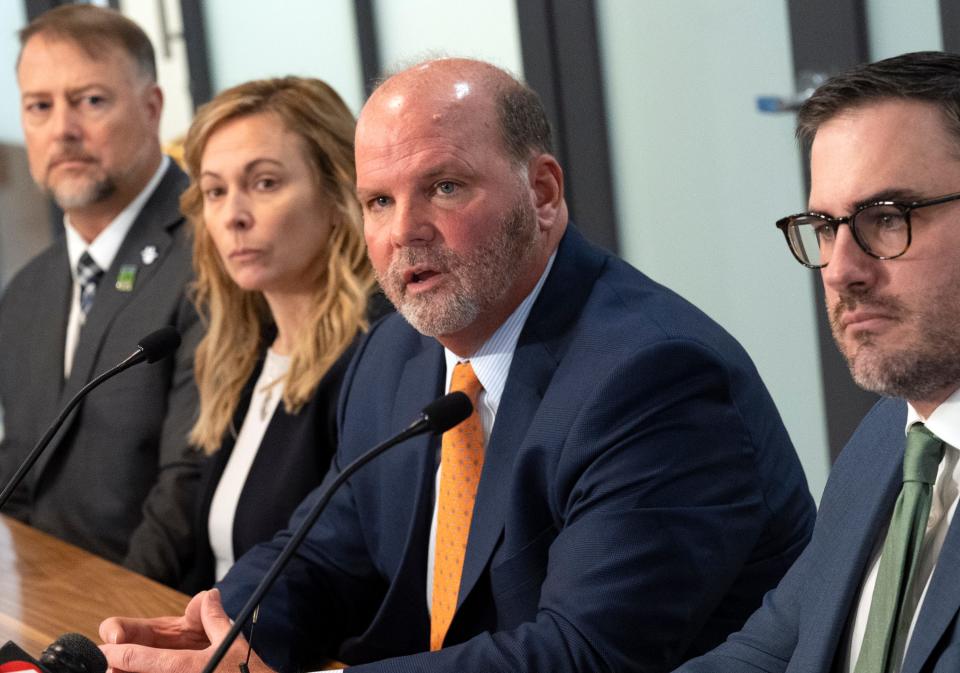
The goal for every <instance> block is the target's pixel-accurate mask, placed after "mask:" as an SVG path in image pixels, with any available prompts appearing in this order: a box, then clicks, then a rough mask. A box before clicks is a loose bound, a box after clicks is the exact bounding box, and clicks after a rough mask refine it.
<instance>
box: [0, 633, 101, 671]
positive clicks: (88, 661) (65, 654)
mask: <svg viewBox="0 0 960 673" xmlns="http://www.w3.org/2000/svg"><path fill="white" fill-rule="evenodd" d="M106 670H107V658H106V657H105V656H103V652H101V651H100V648H99V647H97V646H96V644H95V643H94V642H93V641H92V640H90V639H89V638H87V637H86V636H83V635H80V634H79V633H65V634H63V635H62V636H60V637H59V638H57V639H56V640H55V641H54V642H53V644H52V645H50V647H48V648H47V649H45V650H44V651H43V654H41V655H40V661H37V660H36V659H34V658H33V657H31V656H30V655H29V654H27V653H26V652H24V651H23V650H22V649H20V648H19V647H18V646H17V645H16V644H15V643H14V642H13V641H12V640H10V641H7V644H6V645H4V646H3V647H0V673H27V672H28V671H34V672H37V673H105V672H106Z"/></svg>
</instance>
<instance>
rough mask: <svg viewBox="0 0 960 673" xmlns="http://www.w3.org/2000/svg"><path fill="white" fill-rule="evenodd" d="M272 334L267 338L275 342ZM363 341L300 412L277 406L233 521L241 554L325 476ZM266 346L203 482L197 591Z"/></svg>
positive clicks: (278, 526)
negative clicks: (345, 388)
mask: <svg viewBox="0 0 960 673" xmlns="http://www.w3.org/2000/svg"><path fill="white" fill-rule="evenodd" d="M270 341H271V339H265V340H264V343H265V344H268V343H270ZM356 346H357V339H354V341H353V343H351V344H350V346H349V347H348V348H347V350H346V351H344V353H343V355H341V356H340V358H338V359H337V361H336V362H335V363H334V364H333V366H332V367H330V369H329V371H327V373H326V374H325V375H324V377H323V378H322V379H321V380H320V383H318V384H317V389H316V391H314V394H313V397H311V398H310V400H309V401H308V402H307V403H306V404H305V405H304V406H303V407H301V408H300V410H299V411H298V412H297V413H295V414H289V413H287V411H286V409H285V408H284V405H283V402H282V401H281V402H280V404H279V405H278V406H277V409H276V411H275V412H274V414H273V418H272V419H270V424H269V425H268V426H267V430H266V433H265V434H264V436H263V440H262V441H261V443H260V448H259V449H257V455H256V457H255V458H254V459H253V465H251V466H250V472H249V474H248V475H247V481H246V483H244V485H243V489H242V490H241V492H240V501H239V502H238V503H237V512H236V516H235V517H234V520H233V554H234V558H240V557H241V556H242V555H243V554H244V553H245V552H246V551H247V550H248V549H249V548H250V547H252V546H254V545H256V544H258V543H260V542H265V541H266V540H269V539H270V538H272V537H273V535H274V533H276V532H277V531H278V530H283V529H284V528H285V527H286V525H287V521H288V519H289V518H290V515H291V514H292V513H293V510H294V509H296V507H297V505H298V504H300V501H301V500H303V498H304V497H306V495H307V494H308V493H309V492H310V491H312V490H313V489H314V488H316V486H317V485H319V484H320V482H321V481H322V480H323V477H324V475H325V474H326V473H327V468H328V467H329V466H330V459H331V458H332V457H333V454H334V452H335V451H336V447H337V420H336V413H337V398H338V397H339V394H340V385H341V384H342V382H343V376H344V373H345V372H346V370H347V365H349V364H350V359H351V358H352V357H353V353H354V351H355V350H356ZM265 356H266V350H264V351H263V352H262V353H261V354H260V359H259V360H258V361H257V366H256V367H255V368H254V370H253V372H252V374H251V375H250V378H249V379H248V380H247V384H246V386H245V387H244V389H243V394H242V395H241V397H240V403H239V404H238V405H237V409H236V411H235V412H234V415H233V422H232V424H231V426H232V427H231V431H228V432H227V433H226V435H225V436H224V439H223V444H221V446H220V449H219V450H218V451H217V452H216V453H214V454H213V455H212V456H211V457H210V460H209V461H207V465H206V469H205V471H204V475H203V478H202V482H201V487H200V493H199V499H198V504H197V506H196V508H195V516H196V519H195V521H194V530H195V531H196V543H195V549H196V559H195V562H194V564H193V567H192V568H191V569H190V571H189V572H188V573H187V574H186V576H185V577H184V580H183V583H182V585H181V587H180V588H181V590H182V591H184V592H187V593H195V592H197V591H200V590H201V589H207V588H209V587H211V586H213V583H214V579H215V578H214V573H215V570H216V561H215V559H214V556H213V550H212V549H211V548H210V536H209V531H208V529H207V520H208V518H209V516H210V506H211V504H212V502H213V495H214V493H215V492H216V490H217V485H218V484H219V483H220V478H221V477H222V476H223V471H224V470H225V469H226V467H227V461H229V460H230V455H231V454H232V453H233V447H234V443H235V442H236V433H237V432H239V431H240V428H241V427H242V425H243V420H244V418H245V417H246V415H247V409H249V407H250V399H251V398H252V397H253V389H254V386H255V384H256V382H257V378H258V377H259V376H260V372H261V370H262V369H263V362H264V358H265Z"/></svg>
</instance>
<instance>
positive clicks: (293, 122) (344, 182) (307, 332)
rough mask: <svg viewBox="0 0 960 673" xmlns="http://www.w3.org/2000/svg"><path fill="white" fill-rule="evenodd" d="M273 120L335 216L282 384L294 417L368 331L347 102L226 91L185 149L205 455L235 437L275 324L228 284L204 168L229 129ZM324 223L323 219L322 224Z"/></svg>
mask: <svg viewBox="0 0 960 673" xmlns="http://www.w3.org/2000/svg"><path fill="white" fill-rule="evenodd" d="M262 113H270V114H273V115H276V116H277V117H278V118H279V119H280V120H281V122H282V123H283V125H284V127H285V128H286V129H287V130H288V131H291V132H293V133H296V134H297V135H298V136H300V137H301V138H302V139H303V141H304V146H305V147H306V152H307V160H308V163H309V164H310V165H311V167H312V169H313V171H314V173H315V175H316V178H317V188H318V189H321V190H323V193H324V194H325V196H326V197H327V198H328V199H329V201H330V203H331V205H332V206H334V207H332V208H330V209H329V211H328V213H330V215H329V216H330V217H333V218H334V221H333V222H331V223H330V225H331V231H330V237H329V240H328V242H327V246H326V250H325V259H324V263H322V264H318V265H317V269H316V278H315V279H314V280H315V282H316V292H315V294H314V297H313V303H312V305H311V307H310V311H309V315H308V321H307V322H308V324H309V326H310V327H309V329H304V330H302V331H301V333H299V334H296V335H295V338H294V346H293V350H292V353H291V360H290V368H289V370H288V372H287V374H286V375H285V377H284V379H283V403H284V407H285V409H286V410H287V412H288V413H296V411H298V410H299V409H300V408H301V407H303V405H304V404H305V403H306V402H307V400H308V399H309V398H310V396H311V395H312V394H313V392H314V390H315V389H316V387H317V384H318V383H319V382H320V379H321V378H323V375H324V374H325V373H326V372H327V370H329V369H330V366H331V365H332V364H333V363H334V362H335V361H336V360H337V358H338V357H340V355H342V354H343V352H344V351H345V350H346V348H347V347H348V346H349V344H350V342H351V341H352V340H353V338H354V336H355V335H356V334H357V332H358V331H360V330H364V329H366V327H367V322H366V307H367V300H368V299H369V297H370V294H371V292H372V290H373V287H374V277H373V271H372V270H371V268H370V263H369V262H368V261H367V256H366V249H365V246H364V242H363V235H362V220H361V213H360V206H359V204H358V203H357V200H356V196H355V188H354V183H355V181H356V171H355V168H354V160H353V134H354V127H355V120H354V118H353V115H352V114H351V113H350V111H349V110H348V109H347V106H346V105H345V104H344V102H343V100H341V98H340V96H338V95H337V93H336V92H335V91H334V90H333V89H332V88H330V87H329V86H328V85H327V84H325V83H324V82H321V81H320V80H317V79H309V78H302V77H283V78H276V79H264V80H257V81H252V82H246V83H244V84H240V85H239V86H235V87H233V88H231V89H227V90H226V91H224V92H222V93H221V94H220V95H218V96H217V97H216V98H214V99H213V100H212V101H210V102H209V103H207V104H206V105H204V106H203V107H201V108H200V110H198V112H197V115H196V117H195V118H194V121H193V124H192V125H191V126H190V131H189V132H188V133H187V138H186V142H185V144H184V161H185V163H186V168H187V172H188V173H189V175H190V186H189V188H188V189H187V191H186V192H184V194H183V196H182V197H181V200H180V207H181V209H182V210H183V212H184V214H185V215H186V216H187V218H188V219H189V220H190V223H191V225H192V230H193V236H194V239H193V266H194V269H195V271H196V274H197V280H196V284H195V287H194V301H195V303H196V304H197V307H198V310H199V311H200V315H201V318H202V319H203V320H204V322H205V323H206V327H207V332H206V335H205V336H204V337H203V340H202V341H201V342H200V345H199V346H198V347H197V352H196V358H195V362H194V368H195V372H196V379H197V386H198V388H199V391H200V414H199V418H198V419H197V422H196V424H195V425H194V426H193V430H192V431H191V433H190V440H191V442H193V443H194V444H195V445H197V446H199V447H201V448H202V449H203V450H204V451H206V452H207V453H212V452H214V451H216V450H217V448H219V446H220V444H221V443H222V441H223V436H224V434H225V433H226V432H227V430H228V429H229V430H230V431H231V432H236V429H235V428H232V427H231V423H232V420H233V415H234V412H235V410H236V407H237V405H238V404H239V402H240V396H241V394H242V392H243V388H244V386H245V385H246V383H247V380H248V379H249V378H250V376H251V374H252V373H253V370H254V367H255V366H256V363H257V358H258V357H259V355H260V352H261V351H262V348H263V344H262V343H261V341H262V339H263V334H264V329H265V328H266V327H268V326H269V325H271V324H272V317H271V314H270V310H269V307H268V306H267V302H266V300H265V299H264V297H263V295H262V294H261V293H260V292H255V291H254V292H251V291H246V290H242V289H240V288H239V287H238V286H237V285H236V283H234V282H233V281H232V280H231V279H230V276H229V275H228V273H227V271H226V269H225V268H224V266H223V262H222V261H221V259H220V255H219V254H217V250H216V247H215V246H214V244H213V241H212V239H211V237H210V235H209V233H208V232H207V229H206V226H205V223H204V220H203V194H202V193H201V190H200V187H199V176H200V161H201V159H202V157H203V151H204V148H205V147H206V144H207V141H209V139H210V136H211V135H213V134H214V133H215V132H216V131H217V129H219V128H220V127H221V126H222V125H223V124H224V123H226V122H228V121H232V120H235V119H238V118H241V117H247V116H252V115H258V114H262ZM322 216H323V214H320V213H318V217H322Z"/></svg>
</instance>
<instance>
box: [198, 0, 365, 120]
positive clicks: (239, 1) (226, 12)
mask: <svg viewBox="0 0 960 673" xmlns="http://www.w3.org/2000/svg"><path fill="white" fill-rule="evenodd" d="M203 10H204V21H205V24H206V30H207V40H208V45H207V46H208V50H209V55H210V70H211V79H212V83H213V89H214V93H216V92H219V91H222V90H223V89H225V88H227V87H230V86H233V85H235V84H240V83H241V82H245V81H247V80H250V79H259V78H263V77H277V76H283V75H302V76H307V77H318V78H320V79H322V80H324V81H326V82H327V83H328V84H329V85H330V86H332V87H333V88H334V89H336V91H337V93H339V94H340V96H341V97H342V98H343V100H344V101H345V102H346V104H347V106H348V107H350V109H351V110H353V111H354V112H358V111H359V110H360V106H361V104H362V102H363V73H362V68H361V64H360V52H359V48H358V45H357V40H356V20H355V18H354V13H353V12H354V9H353V2H351V0H322V2H320V1H317V0H283V1H282V2H263V1H262V0H205V2H204V3H203Z"/></svg>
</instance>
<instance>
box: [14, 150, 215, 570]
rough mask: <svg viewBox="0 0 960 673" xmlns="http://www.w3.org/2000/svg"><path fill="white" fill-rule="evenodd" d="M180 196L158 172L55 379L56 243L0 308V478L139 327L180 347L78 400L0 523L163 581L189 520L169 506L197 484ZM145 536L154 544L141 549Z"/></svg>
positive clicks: (67, 293)
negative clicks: (125, 282) (127, 271)
mask: <svg viewBox="0 0 960 673" xmlns="http://www.w3.org/2000/svg"><path fill="white" fill-rule="evenodd" d="M186 185H187V178H186V176H185V175H184V174H183V172H182V171H181V170H180V169H179V168H178V167H177V166H176V165H175V164H173V163H172V162H171V165H170V167H169V168H168V170H167V171H166V173H165V175H164V176H163V178H162V180H161V182H160V184H159V185H158V186H157V188H156V190H155V191H154V193H153V194H152V195H151V196H150V198H149V199H148V200H147V202H146V204H145V205H144V207H143V210H142V211H141V212H140V214H139V215H138V216H137V219H136V221H135V222H134V224H133V226H132V227H131V229H130V231H129V232H128V233H127V236H126V238H125V239H124V241H123V243H122V245H121V246H120V249H119V251H118V253H117V256H116V258H115V259H114V262H113V264H112V265H111V267H110V268H109V269H107V270H106V272H105V273H104V276H103V278H102V279H101V281H100V284H99V286H98V288H97V295H96V299H95V301H94V304H93V307H92V309H91V310H90V313H89V315H88V316H87V320H86V323H85V325H84V326H83V328H82V330H81V332H80V337H79V342H78V345H77V349H76V354H75V357H74V364H73V368H72V371H71V374H70V377H69V378H68V379H67V380H66V381H64V378H63V350H64V341H65V338H66V336H65V334H66V324H67V316H68V314H69V310H70V299H71V291H72V278H71V274H70V268H69V261H68V257H67V248H66V242H65V240H64V239H63V238H62V237H61V238H60V239H59V240H58V241H56V242H55V243H54V244H53V245H52V246H50V247H49V248H48V249H47V250H46V251H44V252H43V253H41V254H40V255H39V256H38V257H36V258H35V259H33V260H32V261H31V262H30V263H29V264H27V265H26V266H25V267H24V268H23V269H22V270H21V271H20V272H19V273H18V274H17V275H16V277H15V278H14V279H13V280H12V281H11V282H10V285H9V286H8V287H7V289H6V291H5V292H4V294H3V298H2V300H0V405H2V407H3V414H4V416H3V419H4V431H5V436H4V439H3V442H2V443H0V479H3V480H6V479H8V478H9V477H10V476H11V475H12V474H13V472H14V470H15V469H16V467H17V465H18V464H19V463H20V462H21V461H22V460H23V458H24V457H25V456H26V454H27V453H28V452H29V451H30V449H31V448H32V447H33V446H34V444H35V443H36V442H37V440H38V439H39V438H40V436H41V435H42V434H43V432H44V431H45V429H46V427H47V426H48V424H49V423H50V422H51V421H52V420H53V418H54V417H55V416H56V415H57V413H58V412H59V410H60V409H61V408H62V407H63V406H64V405H65V403H66V402H67V401H68V400H69V399H70V398H71V397H72V396H73V395H74V394H75V393H76V392H77V391H78V390H79V389H80V388H81V387H82V386H83V385H84V384H85V383H86V382H87V381H89V380H90V379H91V378H92V377H93V376H95V375H96V374H99V373H100V372H102V371H104V370H106V369H108V368H109V367H111V366H113V365H114V364H116V363H117V362H119V361H120V360H122V359H123V358H124V357H126V356H127V355H129V354H130V353H131V352H132V351H133V350H134V349H135V348H136V346H137V342H138V341H139V340H140V339H141V338H142V337H143V336H145V335H146V334H148V333H150V332H152V331H153V330H156V329H158V328H160V327H162V326H164V325H173V326H174V327H176V328H177V329H178V330H179V331H180V334H181V335H182V337H183V343H182V344H181V346H180V347H179V348H178V349H177V351H176V353H175V354H174V355H173V356H172V357H170V358H167V359H165V360H163V361H161V362H158V363H155V364H151V365H147V364H143V365H139V366H137V367H135V368H133V369H131V370H129V371H126V372H124V373H122V374H120V375H119V376H117V377H116V378H114V379H112V380H110V381H108V382H107V383H105V384H103V385H102V386H101V387H100V388H98V389H96V390H94V391H93V392H92V393H90V395H89V396H88V397H87V398H86V399H85V400H84V401H83V402H82V403H81V404H80V406H78V407H77V409H76V410H75V411H74V412H73V413H72V414H71V416H70V418H69V419H68V420H67V422H66V423H65V425H64V427H63V429H62V430H61V431H60V432H59V433H58V435H57V436H56V437H55V438H54V439H53V441H52V443H51V444H50V446H49V447H48V448H47V450H46V452H45V453H44V454H43V455H42V456H41V458H40V460H39V461H38V462H37V464H36V465H35V466H34V468H33V470H32V471H31V473H30V474H29V475H28V476H27V478H26V480H25V481H24V483H23V484H22V485H21V487H20V488H19V489H18V490H17V492H16V493H15V494H14V497H13V499H12V500H11V501H10V503H9V510H8V512H7V513H11V514H13V515H15V516H16V517H17V518H19V519H21V520H23V521H25V522H27V523H29V524H31V525H33V526H35V527H37V528H40V529H41V530H44V531H46V532H48V533H51V534H53V535H56V536H57V537H60V538H62V539H64V540H66V541H68V542H72V543H73V544H76V545H79V546H81V547H83V548H85V549H87V550H89V551H92V552H94V553H96V554H99V555H101V556H104V557H105V558H108V559H110V560H111V561H115V562H124V563H125V564H126V565H128V566H129V567H131V568H133V569H134V570H137V571H139V572H142V573H145V574H147V575H151V576H153V577H155V578H157V579H160V580H162V581H170V580H171V579H172V578H170V577H168V576H164V574H163V571H162V568H164V567H177V566H178V564H179V560H178V559H179V555H180V554H181V553H182V550H183V549H184V548H186V547H187V546H189V541H190V537H189V536H190V521H189V520H187V519H186V518H185V517H184V516H183V514H184V512H185V511H186V508H184V507H182V501H181V500H180V499H181V498H191V499H192V498H193V497H195V495H194V493H195V486H196V483H197V480H198V477H199V467H198V464H197V462H196V459H195V455H194V453H193V452H192V451H188V450H187V449H186V447H187V442H186V437H187V432H188V430H189V428H190V427H191V425H192V423H193V421H194V415H195V413H196V405H197V393H196V387H195V385H194V382H193V351H194V349H195V347H196V344H197V342H198V341H199V337H200V331H201V326H200V322H199V320H198V318H197V314H196V312H195V311H194V308H193V306H192V304H191V303H190V301H189V300H188V299H187V296H186V293H185V291H186V286H187V285H188V283H189V282H190V281H191V279H192V276H193V274H192V269H191V261H190V259H191V253H190V250H191V244H190V240H189V237H188V233H187V230H186V226H185V223H184V219H183V217H182V215H181V214H180V210H179V197H180V193H181V192H182V191H183V190H184V188H185V187H186ZM150 246H152V248H153V250H154V251H155V253H156V255H155V259H151V258H152V257H154V255H151V254H150V253H149V250H148V248H149V247H150ZM144 250H147V253H144ZM131 265H132V266H133V267H135V268H136V277H135V280H134V283H133V288H132V290H130V291H127V290H125V289H124V288H122V287H121V288H118V287H117V282H116V280H117V276H118V274H119V272H120V269H121V267H123V266H131ZM158 536H159V537H160V538H161V539H162V540H163V544H159V545H157V544H154V541H155V538H156V537H158ZM148 541H149V542H150V543H149V544H146V543H147V542H148ZM141 547H150V548H157V547H159V548H162V549H164V550H165V551H164V554H166V558H164V559H162V560H160V559H155V558H152V557H145V556H142V555H141V554H139V552H138V550H139V549H140V548H141ZM158 561H162V562H158Z"/></svg>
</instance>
